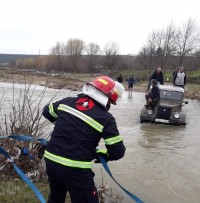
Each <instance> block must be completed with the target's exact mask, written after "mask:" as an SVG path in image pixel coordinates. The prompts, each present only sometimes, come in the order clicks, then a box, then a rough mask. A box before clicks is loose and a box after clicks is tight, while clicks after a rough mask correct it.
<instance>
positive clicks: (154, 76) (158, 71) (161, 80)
mask: <svg viewBox="0 0 200 203" xmlns="http://www.w3.org/2000/svg"><path fill="white" fill-rule="evenodd" d="M153 79H155V80H156V81H157V85H164V76H163V72H162V70H161V68H160V67H158V68H157V69H156V71H154V72H153V73H152V75H151V77H150V79H149V82H148V88H147V90H149V87H150V86H151V80H153Z"/></svg>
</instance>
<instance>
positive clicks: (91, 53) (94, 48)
mask: <svg viewBox="0 0 200 203" xmlns="http://www.w3.org/2000/svg"><path fill="white" fill-rule="evenodd" d="M100 51H101V49H100V47H99V45H97V44H94V43H90V44H88V45H87V47H86V53H87V54H88V67H89V71H90V72H92V71H93V70H94V67H95V66H96V64H97V55H98V54H100Z"/></svg>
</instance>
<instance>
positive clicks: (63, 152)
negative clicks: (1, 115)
mask: <svg viewBox="0 0 200 203" xmlns="http://www.w3.org/2000/svg"><path fill="white" fill-rule="evenodd" d="M120 85H121V84H120ZM120 85H119V84H118V82H115V81H113V80H112V79H111V78H110V77H108V76H99V77H97V78H95V79H94V80H93V81H92V82H88V83H87V84H86V85H84V86H83V88H82V92H81V93H80V94H78V95H77V97H67V98H64V99H62V100H60V101H57V102H55V103H50V104H48V105H47V106H45V107H44V110H43V116H44V117H45V118H47V119H48V120H49V121H51V122H52V123H55V127H54V130H53V132H52V134H51V139H50V141H49V142H48V145H47V148H46V150H45V154H44V156H45V161H46V168H47V174H48V180H49V185H50V194H49V198H48V203H64V202H65V197H66V194H67V192H69V194H70V198H71V201H72V203H98V194H97V189H96V187H95V184H94V180H93V177H94V173H93V171H92V169H91V168H92V161H93V160H94V161H95V162H96V163H100V161H99V156H98V155H99V154H101V155H102V156H103V157H104V158H105V160H106V161H113V160H118V159H121V158H122V157H123V156H124V154H125V146H124V144H123V139H122V137H121V135H120V134H119V132H118V129H117V125H116V121H115V119H114V117H113V116H112V115H111V114H110V113H109V112H108V110H109V109H110V105H111V104H114V105H116V102H117V99H118V95H119V94H120V89H121V88H119V87H120ZM117 87H118V88H117ZM101 138H103V139H104V142H105V147H106V150H98V149H97V146H98V143H99V141H100V140H101Z"/></svg>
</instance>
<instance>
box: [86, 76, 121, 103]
mask: <svg viewBox="0 0 200 203" xmlns="http://www.w3.org/2000/svg"><path fill="white" fill-rule="evenodd" d="M87 84H90V85H92V86H94V87H95V88H97V89H98V90H100V91H101V92H103V93H104V94H105V95H106V96H108V97H109V99H110V100H111V102H112V104H116V101H117V99H118V96H119V95H118V90H117V88H116V87H115V81H114V80H113V79H111V78H110V77H108V76H99V77H97V78H95V79H94V80H93V81H92V82H89V83H87Z"/></svg>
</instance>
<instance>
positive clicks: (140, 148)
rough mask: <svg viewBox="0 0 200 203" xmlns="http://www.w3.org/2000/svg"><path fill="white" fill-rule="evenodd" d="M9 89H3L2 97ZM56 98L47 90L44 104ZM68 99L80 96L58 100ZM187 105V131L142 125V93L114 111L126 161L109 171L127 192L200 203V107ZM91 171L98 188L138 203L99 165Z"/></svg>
mask: <svg viewBox="0 0 200 203" xmlns="http://www.w3.org/2000/svg"><path fill="white" fill-rule="evenodd" d="M7 87H8V86H7ZM5 88H6V87H5V85H3V86H2V85H0V90H1V92H2V91H4V90H5ZM9 91H10V95H12V85H11V86H10V87H9V88H6V93H7V94H9ZM40 91H42V90H41V89H40V88H39V90H38V92H40ZM56 91H57V90H56ZM53 93H55V90H52V89H48V90H47V94H46V96H45V98H46V99H45V101H44V104H46V103H47V101H49V99H50V98H52V95H53ZM68 95H76V92H70V91H66V90H64V91H61V92H60V96H59V97H57V98H59V99H61V98H63V97H64V96H68ZM187 100H188V101H189V104H187V105H185V106H184V107H183V110H184V111H186V113H187V125H186V126H171V125H165V124H151V123H142V124H140V122H139V116H140V111H141V109H142V108H143V106H144V103H145V99H144V93H136V92H134V93H133V97H132V98H128V93H127V92H125V93H124V94H123V96H122V98H120V99H119V101H118V105H116V106H112V107H111V110H110V112H111V113H112V114H113V116H114V117H115V118H116V121H117V125H118V128H119V131H120V134H121V135H122V136H123V139H124V143H125V145H126V155H125V157H124V158H123V159H121V160H119V161H115V162H109V163H108V164H109V167H110V169H111V172H112V174H113V176H114V178H115V179H116V180H117V181H118V182H119V183H120V184H121V185H122V186H123V187H125V188H126V189H127V190H129V191H130V192H132V193H134V194H135V195H136V196H138V197H139V198H141V199H142V200H143V201H144V202H146V203H199V202H200V119H199V118H200V102H199V101H197V100H189V99H187ZM101 144H102V143H101ZM101 169H102V170H101ZM93 170H94V172H95V174H96V176H95V181H96V183H97V185H100V184H101V181H102V179H104V183H105V182H108V185H109V186H110V187H111V188H112V189H113V191H115V192H116V193H117V194H119V195H121V196H124V198H123V201H122V202H123V203H131V202H134V201H132V200H131V199H130V198H129V197H127V195H126V194H125V193H124V192H123V191H121V190H120V189H119V187H118V186H117V185H116V184H115V183H114V182H113V181H112V180H111V179H110V178H109V176H108V175H106V173H105V171H104V169H103V168H102V166H101V165H100V164H95V165H94V168H93Z"/></svg>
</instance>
